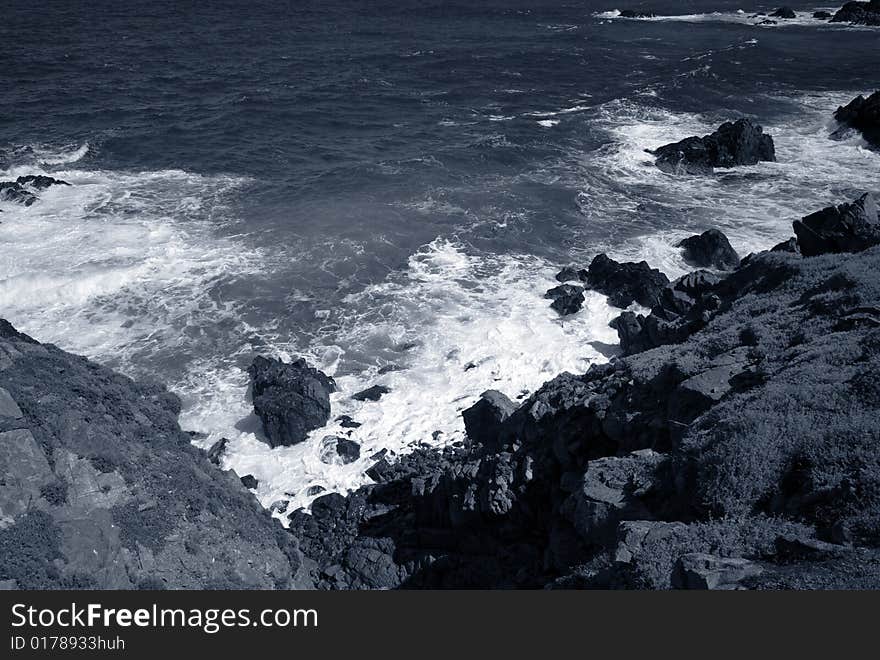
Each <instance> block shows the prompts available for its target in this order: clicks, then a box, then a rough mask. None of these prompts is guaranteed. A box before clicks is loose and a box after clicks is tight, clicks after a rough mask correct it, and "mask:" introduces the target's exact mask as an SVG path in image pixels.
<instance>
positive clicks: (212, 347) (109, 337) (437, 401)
mask: <svg viewBox="0 0 880 660" xmlns="http://www.w3.org/2000/svg"><path fill="white" fill-rule="evenodd" d="M793 6H794V8H795V9H796V10H797V11H798V18H796V19H794V20H789V21H779V22H778V23H777V24H776V25H767V26H760V25H756V23H757V22H758V20H759V19H755V18H750V16H751V15H752V14H754V13H755V12H758V11H768V10H772V9H773V8H774V5H761V4H754V5H748V4H743V1H742V0H740V1H738V2H732V1H730V0H700V1H689V2H669V1H667V0H658V1H657V2H652V3H641V4H634V5H615V4H614V3H611V2H599V1H597V0H584V1H582V2H577V1H572V0H568V1H562V0H530V1H524V0H506V1H501V0H488V1H480V2H473V1H472V2H432V1H430V0H418V1H417V0H394V1H393V2H392V1H386V0H372V1H370V2H366V1H362V2H356V1H354V0H348V1H342V0H322V1H320V2H318V1H307V0H301V1H297V2H261V1H252V2H241V1H240V0H235V1H229V0H226V1H215V2H183V1H180V0H175V1H173V2H172V1H164V0H161V1H160V0H156V1H151V2H137V3H135V2H131V3H128V2H88V3H86V2H81V3H77V2H67V1H55V2H41V3H34V2H17V1H15V0H13V1H12V2H7V3H4V9H3V12H2V13H3V20H2V21H0V62H2V66H0V180H9V179H14V178H15V177H16V176H19V175H22V174H33V173H47V174H51V175H53V176H55V177H58V178H61V179H64V180H66V181H68V182H70V183H71V184H72V185H71V186H70V187H60V186H56V187H53V188H50V189H49V190H47V191H45V192H44V193H42V194H41V196H40V198H39V200H38V201H37V202H36V203H35V204H34V205H33V206H30V207H27V208H25V207H21V206H18V205H16V204H13V203H11V202H0V211H2V214H0V221H2V224H0V246H2V250H0V316H2V317H5V318H8V319H9V320H10V321H11V322H12V323H13V324H15V325H16V326H17V327H19V328H20V329H22V330H23V331H25V332H28V333H29V334H32V335H33V336H35V337H36V338H38V339H40V340H41V341H49V342H54V343H57V344H58V345H59V346H61V347H63V348H65V349H66V350H70V351H72V352H76V353H82V354H85V355H88V356H89V357H92V358H94V359H96V360H98V361H100V362H102V363H104V364H107V365H109V366H111V367H113V368H117V369H120V370H122V371H123V372H125V373H128V374H130V375H133V376H137V377H147V378H154V379H158V380H160V381H163V382H165V383H167V384H168V385H169V387H171V388H172V389H173V390H174V391H175V392H177V393H178V394H179V395H180V396H181V398H182V400H183V404H184V411H183V414H182V417H181V422H182V424H183V425H184V426H185V428H187V429H191V430H197V431H201V432H205V433H207V434H209V435H208V437H207V438H203V439H201V440H198V442H200V443H202V444H203V446H207V445H208V444H210V443H211V442H212V441H214V440H216V439H217V438H219V437H221V436H225V437H228V438H230V439H231V440H232V443H231V450H230V454H229V456H228V457H227V466H228V467H234V468H235V469H236V470H237V471H238V472H239V474H247V473H251V474H254V475H255V476H257V477H258V478H259V480H260V486H259V490H258V496H259V497H260V499H261V500H262V501H263V502H264V503H265V504H266V505H269V504H270V503H272V502H274V501H276V500H280V499H285V500H289V501H290V502H291V504H290V507H294V506H299V505H302V504H305V503H307V502H308V501H309V497H308V496H307V494H306V490H307V489H308V488H309V487H311V486H322V487H324V488H326V489H338V490H345V489H347V488H351V487H353V486H356V485H359V484H360V483H363V482H364V480H365V479H366V477H364V475H363V471H364V469H365V468H366V467H368V466H369V465H370V463H371V462H372V461H371V459H370V456H371V455H373V454H375V452H377V451H380V450H381V449H386V450H389V451H391V452H392V453H399V452H404V451H407V449H408V448H410V447H412V446H414V445H418V444H420V443H429V444H443V443H448V442H454V441H456V440H458V439H460V438H461V435H462V426H461V422H460V411H461V410H462V409H463V408H465V407H467V406H468V405H470V404H471V403H472V402H473V400H474V398H475V397H476V396H477V395H479V393H480V392H482V391H484V390H486V389H490V388H492V389H499V390H502V391H504V392H505V393H506V394H508V395H509V396H511V397H513V398H517V397H520V398H521V397H523V396H526V395H527V394H528V393H529V392H530V391H533V390H534V389H535V388H536V387H538V386H539V385H540V384H541V383H543V382H544V381H546V380H548V379H549V378H551V377H553V376H554V375H556V374H557V373H559V372H560V371H563V370H569V371H583V370H585V369H586V368H588V366H589V365H590V364H591V363H593V362H599V361H604V360H607V359H608V358H609V356H611V355H613V354H614V352H615V350H616V346H615V345H616V342H617V338H616V334H615V332H614V331H613V330H612V329H611V328H609V327H608V326H607V323H608V320H610V319H611V318H613V317H614V316H615V315H617V314H618V313H619V312H620V310H616V309H614V308H612V307H610V306H609V305H608V303H607V300H606V299H605V297H604V296H601V295H599V294H597V293H591V294H589V296H588V298H587V303H586V305H585V308H584V310H583V311H581V312H579V313H578V314H576V315H574V316H572V317H569V318H566V319H564V320H562V319H560V318H559V317H558V316H557V315H556V313H555V312H553V311H552V310H551V309H550V308H549V307H548V301H547V300H545V299H544V298H543V294H544V292H545V290H546V289H547V288H549V287H550V286H551V285H553V284H555V281H554V279H553V275H554V274H555V272H556V271H557V270H558V269H559V268H560V267H561V266H562V265H565V264H567V263H570V262H575V263H578V264H580V265H585V264H587V263H589V260H590V259H591V258H592V257H593V256H594V255H596V254H597V253H599V252H603V251H604V252H608V253H609V254H610V255H611V256H612V257H615V258H619V259H620V258H623V259H637V260H640V259H645V260H647V261H648V262H649V263H650V264H651V265H652V266H655V267H658V268H661V269H662V270H664V271H665V272H666V273H667V274H668V275H670V276H676V275H679V274H681V273H683V272H684V271H685V270H686V268H687V267H686V266H685V264H684V263H683V262H682V261H681V255H680V253H679V250H677V249H676V248H674V247H673V245H674V243H675V242H676V241H677V240H679V239H680V238H682V237H684V236H687V235H689V234H691V233H694V232H696V231H702V230H705V229H707V228H709V227H718V228H720V229H722V230H723V231H724V232H725V233H727V235H728V236H729V237H730V239H731V241H732V243H733V245H734V247H735V248H736V249H737V250H738V251H739V252H740V254H741V255H745V254H747V253H749V252H750V251H754V250H760V249H766V248H768V247H769V246H770V245H772V244H774V243H775V242H778V241H780V240H783V239H785V238H787V237H788V236H790V235H791V221H792V220H794V219H797V218H799V217H800V216H802V215H804V214H805V213H807V212H810V211H813V210H817V209H818V208H821V207H822V206H825V205H828V204H830V203H837V202H841V201H844V200H846V199H847V198H850V197H853V196H855V194H856V193H857V192H858V191H861V190H865V189H874V190H877V188H878V173H880V154H878V153H876V152H873V151H870V150H869V149H867V148H866V146H865V144H864V143H863V142H862V141H861V139H860V138H859V137H858V136H852V137H850V138H848V139H845V140H842V141H835V140H831V139H829V137H828V136H829V133H830V132H831V131H832V130H833V129H834V128H835V126H834V122H833V119H832V116H831V115H832V113H833V111H834V109H835V108H836V107H837V106H838V105H840V104H843V103H845V102H847V101H848V100H849V99H850V98H852V97H853V96H854V95H855V94H858V93H864V92H868V91H873V90H874V89H875V88H876V86H877V83H878V76H877V72H878V70H880V55H878V52H880V31H878V29H871V28H854V27H848V26H840V25H830V24H827V23H825V22H822V21H817V20H814V19H812V17H811V15H812V12H813V11H815V10H816V9H819V8H829V7H827V6H825V7H820V6H817V5H814V4H805V3H797V4H795V5H793ZM622 8H637V9H650V10H652V11H654V12H656V13H658V14H661V15H663V17H662V18H656V19H650V20H628V19H623V18H620V17H619V16H617V14H618V12H617V11H616V10H617V9H622ZM835 8H836V7H830V9H832V10H833V9H835ZM740 116H746V117H751V118H753V119H755V120H756V121H758V122H759V123H760V124H762V125H763V126H764V129H765V130H766V131H767V132H769V133H770V134H771V135H772V136H773V137H774V139H775V141H776V150H777V157H778V162H776V163H761V164H759V165H756V166H753V167H742V168H738V169H736V170H729V171H726V172H724V173H722V174H718V175H716V176H714V177H676V176H671V175H668V174H664V173H662V172H660V171H659V170H658V169H656V168H655V167H653V166H652V164H651V159H650V157H649V155H648V154H646V153H645V149H646V148H652V147H657V146H659V145H661V144H664V143H666V142H670V141H674V140H678V139H681V138H684V137H686V136H688V135H694V134H705V133H708V132H710V131H712V130H714V128H716V127H717V126H718V124H720V123H721V122H722V121H725V120H727V119H731V118H736V117H740ZM256 353H260V354H266V355H275V356H281V357H284V358H285V359H288V358H291V357H293V356H298V355H303V356H306V357H307V358H308V359H309V361H310V362H312V363H313V364H315V365H316V366H318V367H319V368H321V369H322V370H324V371H325V372H327V373H328V374H331V375H333V376H335V378H336V379H337V381H338V383H339V386H340V392H339V393H337V394H336V395H334V397H335V398H334V401H333V405H334V413H340V414H341V413H345V414H349V415H351V416H352V417H354V418H355V419H356V420H357V421H358V422H360V423H361V424H362V426H361V427H360V428H358V429H356V430H354V431H353V432H352V437H353V439H355V440H356V441H357V442H359V443H360V444H361V445H362V452H361V456H362V458H361V460H359V461H357V462H355V463H352V464H350V465H345V466H342V465H327V464H325V463H323V462H322V461H321V447H322V444H321V439H322V438H323V437H324V436H325V435H333V434H334V433H338V432H341V431H342V430H341V429H339V428H337V427H336V426H335V425H331V426H330V427H328V428H327V429H322V430H319V431H316V432H315V433H314V434H313V437H312V438H310V440H309V441H308V442H306V443H304V444H302V445H298V446H296V447H291V448H279V449H274V450H273V449H270V448H269V447H268V445H266V444H264V443H262V442H261V441H260V439H259V428H258V424H255V420H254V418H253V416H252V415H250V414H249V413H250V404H249V401H248V393H247V380H248V379H247V375H246V373H245V372H244V371H243V368H244V367H246V366H247V365H248V364H249V363H250V360H251V359H252V357H253V355H254V354H256ZM376 383H379V384H383V385H386V386H388V387H390V388H391V390H392V391H391V393H389V394H387V395H386V396H385V397H383V398H382V399H381V400H380V401H379V402H365V403H361V402H356V401H353V400H351V398H350V395H351V394H352V393H353V392H356V391H358V390H359V389H362V388H364V387H366V386H369V385H373V384H376Z"/></svg>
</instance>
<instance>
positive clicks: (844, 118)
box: [832, 5, 880, 147]
mask: <svg viewBox="0 0 880 660" xmlns="http://www.w3.org/2000/svg"><path fill="white" fill-rule="evenodd" d="M878 16H880V5H878ZM878 25H880V22H878ZM834 118H835V119H836V120H837V121H838V122H839V123H840V124H841V125H842V126H843V127H845V128H849V129H855V130H857V131H859V132H860V133H861V134H862V135H863V136H864V138H865V140H866V141H867V142H868V143H869V144H871V145H872V146H874V147H880V91H876V92H874V93H873V94H871V95H870V96H869V97H868V98H865V97H864V96H861V95H859V96H857V97H855V98H854V99H853V100H852V101H850V102H849V103H847V104H846V105H845V106H841V107H839V108H837V110H836V111H835V112H834ZM842 135H843V130H837V131H835V132H834V133H833V134H832V137H841V136H842Z"/></svg>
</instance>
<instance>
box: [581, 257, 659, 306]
mask: <svg viewBox="0 0 880 660" xmlns="http://www.w3.org/2000/svg"><path fill="white" fill-rule="evenodd" d="M584 282H585V284H586V286H587V288H590V289H593V290H595V291H598V292H599V293H603V294H605V295H606V296H608V301H609V302H610V303H611V304H612V305H614V306H615V307H624V308H625V307H629V306H630V305H631V304H632V303H634V302H637V303H638V304H640V305H642V306H643V307H653V306H654V305H655V304H657V300H658V297H659V295H660V291H661V290H662V289H663V287H665V286H666V285H667V284H669V278H668V277H666V275H664V274H663V273H661V272H660V271H659V270H657V269H655V268H651V267H650V266H649V265H648V264H647V262H645V261H640V262H638V263H629V262H625V263H620V262H617V261H614V260H613V259H611V258H609V257H608V255H606V254H599V255H597V256H596V257H595V258H594V259H593V261H592V262H591V263H590V267H589V268H588V269H587V274H586V277H585V278H584Z"/></svg>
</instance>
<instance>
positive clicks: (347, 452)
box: [320, 435, 361, 465]
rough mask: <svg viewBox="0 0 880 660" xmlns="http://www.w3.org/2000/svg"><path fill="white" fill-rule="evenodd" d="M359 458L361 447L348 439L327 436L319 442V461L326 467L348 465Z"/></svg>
mask: <svg viewBox="0 0 880 660" xmlns="http://www.w3.org/2000/svg"><path fill="white" fill-rule="evenodd" d="M360 457H361V446H360V445H359V444H358V443H356V442H355V441H354V440H350V439H349V438H337V437H335V436H332V435H330V436H327V437H325V438H324V439H323V440H321V452H320V459H321V462H322V463H325V464H327V465H333V464H334V463H335V464H340V465H348V464H349V463H354V462H355V461H356V460H358V459H359V458H360Z"/></svg>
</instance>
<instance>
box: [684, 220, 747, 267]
mask: <svg viewBox="0 0 880 660" xmlns="http://www.w3.org/2000/svg"><path fill="white" fill-rule="evenodd" d="M676 247H680V248H684V254H683V256H684V260H685V261H686V262H688V263H689V264H691V265H692V266H696V267H697V268H717V269H718V270H733V269H734V268H736V267H737V266H739V255H738V254H737V253H736V250H734V249H733V247H732V246H731V245H730V241H729V240H727V236H725V235H724V234H723V233H721V232H720V231H718V230H717V229H709V230H707V231H704V232H703V233H702V234H699V235H697V236H691V237H689V238H686V239H684V240H683V241H680V242H679V243H677V244H676Z"/></svg>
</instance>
